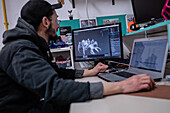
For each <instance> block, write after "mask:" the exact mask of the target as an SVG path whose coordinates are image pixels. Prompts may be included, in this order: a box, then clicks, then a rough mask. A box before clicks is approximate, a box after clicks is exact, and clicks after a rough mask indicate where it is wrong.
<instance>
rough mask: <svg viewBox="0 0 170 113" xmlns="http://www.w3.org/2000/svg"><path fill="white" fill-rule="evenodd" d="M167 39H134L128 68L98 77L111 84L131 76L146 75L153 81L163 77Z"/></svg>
mask: <svg viewBox="0 0 170 113" xmlns="http://www.w3.org/2000/svg"><path fill="white" fill-rule="evenodd" d="M168 47H169V45H168V37H154V38H142V39H135V40H134V42H133V47H132V54H131V59H130V64H129V68H128V69H127V70H120V71H117V72H111V73H99V74H98V77H100V78H102V79H104V80H106V81H111V82H116V81H122V80H125V79H127V78H129V77H131V76H133V75H138V74H144V73H146V74H148V75H149V76H151V78H152V79H154V80H159V79H162V78H163V77H164V71H165V65H166V60H167V54H168Z"/></svg>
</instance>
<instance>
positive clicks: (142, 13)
mask: <svg viewBox="0 0 170 113" xmlns="http://www.w3.org/2000/svg"><path fill="white" fill-rule="evenodd" d="M165 2H166V0H132V8H133V13H134V17H135V21H136V23H137V24H141V23H149V22H151V21H152V20H153V21H154V22H156V21H161V20H163V16H162V15H161V12H162V8H163V6H164V5H165Z"/></svg>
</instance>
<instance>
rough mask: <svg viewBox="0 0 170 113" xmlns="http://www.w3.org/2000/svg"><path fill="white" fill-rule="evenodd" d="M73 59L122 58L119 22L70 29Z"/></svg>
mask: <svg viewBox="0 0 170 113" xmlns="http://www.w3.org/2000/svg"><path fill="white" fill-rule="evenodd" d="M72 40H73V56H74V61H90V60H93V61H95V60H96V61H98V60H108V59H111V60H114V59H122V58H123V47H122V32H121V24H120V23H116V24H109V25H102V26H95V27H88V28H80V29H75V30H73V31H72Z"/></svg>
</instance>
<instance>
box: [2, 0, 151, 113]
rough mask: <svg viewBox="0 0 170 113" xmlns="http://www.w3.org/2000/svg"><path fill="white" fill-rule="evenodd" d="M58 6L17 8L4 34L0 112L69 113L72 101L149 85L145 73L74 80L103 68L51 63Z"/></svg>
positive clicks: (34, 1)
mask: <svg viewBox="0 0 170 113" xmlns="http://www.w3.org/2000/svg"><path fill="white" fill-rule="evenodd" d="M58 8H61V5H60V4H55V5H51V4H49V3H48V2H46V1H44V0H30V1H28V2H27V3H26V4H25V5H24V7H23V8H22V10H21V17H20V18H19V19H18V22H17V25H16V27H15V28H14V29H11V30H9V31H6V32H5V33H4V34H3V38H4V39H3V43H4V44H5V46H4V47H3V48H2V50H1V52H0V62H1V63H0V100H1V101H0V113H65V112H66V113H68V112H69V106H70V104H71V103H72V102H82V101H87V100H89V99H95V98H102V97H103V96H106V95H112V94H117V93H129V92H135V91H139V90H141V89H148V90H150V89H152V88H153V87H154V81H153V80H152V79H151V78H150V77H149V76H148V75H146V74H142V75H136V76H133V77H131V78H129V79H127V80H125V81H122V82H114V83H113V82H106V83H101V82H97V83H89V82H87V83H79V82H75V81H74V80H73V79H74V78H81V77H86V76H95V75H97V74H98V73H99V72H104V71H105V70H106V68H108V66H106V65H104V64H102V63H99V64H97V66H95V67H94V68H93V69H91V70H85V71H82V70H66V69H59V68H57V67H56V66H55V65H53V64H52V62H51V58H52V57H51V53H50V50H49V47H48V41H49V38H50V37H56V32H57V29H58V28H59V24H58V23H57V18H58V15H57V14H56V12H55V9H58Z"/></svg>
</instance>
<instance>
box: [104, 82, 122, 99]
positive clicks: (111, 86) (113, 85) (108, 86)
mask: <svg viewBox="0 0 170 113" xmlns="http://www.w3.org/2000/svg"><path fill="white" fill-rule="evenodd" d="M122 90H123V89H122V87H121V83H120V82H106V83H103V96H106V95H113V94H117V93H122V92H123V91H122Z"/></svg>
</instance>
